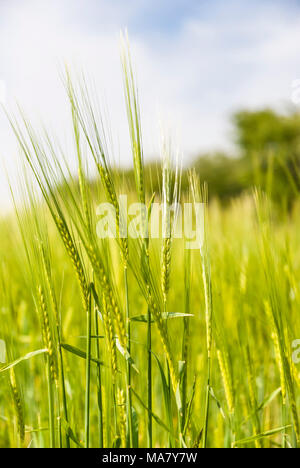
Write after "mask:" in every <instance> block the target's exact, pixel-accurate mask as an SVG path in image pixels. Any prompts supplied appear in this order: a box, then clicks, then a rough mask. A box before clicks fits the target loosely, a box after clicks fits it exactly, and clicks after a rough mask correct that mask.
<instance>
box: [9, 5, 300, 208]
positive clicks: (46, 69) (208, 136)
mask: <svg viewBox="0 0 300 468" xmlns="http://www.w3.org/2000/svg"><path fill="white" fill-rule="evenodd" d="M299 25H300V2H299V1H296V0H252V1H251V2H249V1H243V0H239V1H236V0H226V1H224V0H222V1H220V0H151V1H150V0H147V1H146V0H126V1H124V0H0V101H5V106H6V107H7V109H8V110H9V112H15V109H16V102H17V103H18V104H19V105H20V106H21V107H22V109H24V111H25V113H26V115H27V116H28V117H29V118H30V119H31V120H32V122H33V123H34V124H35V125H36V126H38V127H42V125H46V126H47V128H49V129H50V131H51V134H53V135H55V136H56V137H57V138H58V139H59V140H60V141H61V144H62V146H64V145H65V146H66V148H67V153H68V154H69V157H70V158H72V151H71V148H70V147H69V143H68V142H69V135H70V133H69V132H70V120H69V108H68V105H67V100H66V96H65V91H64V87H63V84H62V79H61V74H62V71H63V68H64V64H67V65H68V66H69V67H70V68H71V69H72V70H74V71H75V72H78V71H81V70H83V71H84V72H85V73H86V74H87V76H88V77H89V79H90V80H91V81H93V82H94V84H95V87H96V89H97V93H98V94H99V100H100V103H101V105H102V106H103V113H104V114H105V116H106V118H107V121H108V122H109V127H110V131H111V133H112V134H113V140H114V142H113V143H114V145H113V150H114V157H115V159H116V160H117V161H119V162H120V164H121V165H123V166H128V165H129V164H130V149H129V139H128V129H127V122H126V111H125V105H124V99H123V84H122V75H121V65H120V30H125V28H127V29H128V32H129V38H130V43H131V50H132V56H133V62H134V69H135V72H136V77H137V81H138V87H139V94H140V102H141V109H142V113H141V115H142V127H143V139H144V151H145V158H146V159H150V158H153V157H155V156H156V155H157V154H158V151H159V140H160V128H161V126H162V127H163V128H164V129H165V131H166V132H167V133H169V134H170V135H171V137H172V139H173V141H174V143H175V145H176V146H178V148H179V149H180V151H181V152H182V154H183V160H184V163H186V164H188V163H190V162H191V161H192V160H193V158H195V157H196V155H197V154H199V153H201V152H206V151H214V150H221V149H225V150H231V149H232V142H233V140H234V135H233V129H232V126H231V123H230V118H231V116H232V114H233V113H234V112H235V111H236V110H238V109H241V108H250V109H257V108H261V107H264V106H272V107H273V108H275V109H286V108H287V106H289V105H291V102H292V93H293V86H299V82H298V85H297V81H296V80H297V79H300V27H299ZM295 83H296V85H295ZM19 160H20V155H19V151H18V147H17V144H16V142H15V139H14V137H13V134H12V132H11V130H10V128H9V125H8V122H7V119H6V117H5V116H4V113H3V112H2V110H1V109H0V206H4V205H6V203H7V201H8V199H9V192H8V184H7V181H6V179H7V175H8V177H9V178H10V179H11V180H14V178H15V176H16V173H17V167H18V165H19V164H18V161H19Z"/></svg>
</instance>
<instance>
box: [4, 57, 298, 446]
mask: <svg viewBox="0 0 300 468" xmlns="http://www.w3.org/2000/svg"><path fill="white" fill-rule="evenodd" d="M122 63H123V70H124V94H125V102H126V106H127V115H128V124H129V134H130V139H131V147H132V158H133V167H134V175H135V182H134V181H130V180H128V178H126V177H125V176H124V174H123V173H122V170H121V169H119V170H116V169H115V167H114V166H113V165H112V159H111V156H110V148H109V136H107V134H106V133H105V129H104V126H103V120H102V118H101V113H100V112H99V108H98V105H97V103H96V99H95V97H94V95H93V94H90V92H89V87H88V85H87V84H86V82H85V81H84V80H81V81H80V82H79V83H77V82H74V81H73V80H72V78H71V77H70V75H69V73H68V71H66V74H65V81H64V84H65V87H66V94H67V97H68V103H69V106H70V124H71V125H72V128H73V136H74V147H73V150H72V152H71V154H68V155H67V156H66V155H65V153H64V150H62V149H61V147H60V145H58V144H57V142H56V141H55V140H54V139H53V138H52V137H51V136H50V135H49V134H48V133H47V132H46V130H43V131H41V130H39V129H35V128H33V127H32V125H31V124H30V122H29V121H28V119H27V118H26V117H25V116H24V115H23V114H22V113H20V114H19V115H17V117H15V116H11V115H10V114H8V118H9V119H10V123H11V126H12V129H13V131H14V133H15V136H16V138H17V140H18V142H19V145H20V153H21V156H20V160H21V164H22V167H23V173H22V174H23V176H22V178H20V183H19V186H18V187H15V186H14V185H13V186H12V187H11V192H12V198H13V200H14V202H15V211H14V213H11V214H10V215H7V216H5V217H4V216H3V217H2V219H1V230H0V284H1V287H0V314H1V317H0V339H1V342H0V361H1V364H0V382H1V385H0V446H1V447H23V448H25V447H30V448H44V447H45V448H46V447H51V448H54V447H56V448H60V447H73V448H76V447H87V448H88V447H98V448H101V447H121V448H130V447H132V448H134V447H161V448H168V447H173V448H177V447H180V448H296V447H299V445H300V423H299V405H300V364H298V362H297V361H298V359H296V358H297V357H298V356H299V353H297V346H298V348H299V345H298V344H297V343H299V342H297V339H300V315H299V307H300V247H299V232H300V217H299V207H300V204H299V202H298V201H296V203H295V204H294V207H293V209H287V208H286V209H279V208H278V206H277V205H274V204H273V202H272V201H271V199H270V198H269V197H268V193H266V192H265V191H262V190H260V189H259V188H258V187H254V186H253V187H252V189H251V190H249V191H247V193H245V194H243V195H241V196H240V197H238V198H235V199H233V200H231V201H230V202H228V203H227V204H226V205H225V206H224V204H222V203H221V202H220V201H219V200H218V199H211V198H210V195H209V193H210V189H209V186H208V187H207V185H206V184H205V180H202V179H201V174H198V173H196V172H194V171H192V170H191V171H190V172H189V175H188V184H187V186H186V187H185V188H183V187H182V185H181V170H180V164H178V161H177V156H176V151H175V152H174V151H173V148H172V145H170V144H169V143H168V138H165V139H163V143H162V145H161V147H162V149H161V160H162V164H161V166H158V171H161V175H160V180H161V187H160V190H159V191H158V192H155V193H154V192H153V186H152V180H151V177H150V176H149V174H148V173H147V174H145V171H144V158H143V144H142V136H141V135H142V122H141V119H140V111H139V102H138V94H137V88H136V83H135V80H134V76H133V73H132V69H131V63H130V57H129V56H128V53H127V49H125V51H123V56H122ZM70 158H71V160H72V163H70ZM74 165H76V166H77V170H76V171H75V172H74V170H73V166H74ZM91 175H93V176H91ZM120 195H122V196H123V197H124V195H126V196H127V197H128V204H129V202H130V204H131V205H130V206H132V203H140V204H141V206H145V210H141V212H140V216H139V218H138V222H135V223H133V225H132V224H131V223H130V222H131V221H132V218H133V216H132V214H128V213H127V211H126V212H125V211H124V210H123V208H122V206H121V205H120V204H119V197H120ZM101 203H106V204H108V203H109V206H110V207H113V213H114V223H113V227H114V230H115V236H114V237H115V238H114V239H113V238H111V237H112V236H110V237H109V236H108V237H107V238H103V237H104V236H102V237H101V236H100V235H99V230H100V227H101V226H100V227H99V221H100V220H101V219H103V217H102V218H101V216H100V211H99V205H100V204H101ZM158 203H159V204H162V210H161V215H162V216H161V217H162V219H161V226H160V228H161V229H160V235H159V236H158V237H153V236H151V233H152V229H154V228H155V226H153V225H151V228H152V229H151V230H149V235H145V233H147V232H148V227H149V224H150V223H149V222H148V221H149V220H150V219H152V215H153V209H154V207H155V206H156V205H155V204H158ZM174 203H175V209H174V210H171V211H169V210H168V206H170V205H172V204H174ZM184 203H186V204H189V206H190V207H191V209H192V210H193V214H192V220H191V224H193V223H196V210H197V207H199V206H201V207H202V208H203V211H202V216H201V222H202V225H201V226H202V228H201V229H200V231H201V235H200V237H199V238H198V237H197V235H196V240H195V242H194V243H193V247H192V248H190V249H189V248H187V243H188V242H189V241H191V240H192V239H190V238H188V236H187V235H186V232H184V233H183V234H182V236H175V235H174V232H175V229H174V227H175V226H177V225H178V219H179V220H180V219H181V218H180V207H182V206H183V205H184ZM100 206H102V207H103V206H104V207H107V206H108V205H100ZM101 213H102V215H104V214H105V213H104V212H101ZM128 225H129V226H130V228H131V235H128V230H127V227H128ZM124 226H125V229H126V232H125V235H124ZM156 227H157V226H156ZM134 233H135V234H136V235H133V234H134Z"/></svg>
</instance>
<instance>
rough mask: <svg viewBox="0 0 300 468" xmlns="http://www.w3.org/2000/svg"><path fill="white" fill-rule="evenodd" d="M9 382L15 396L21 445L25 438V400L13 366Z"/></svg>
mask: <svg viewBox="0 0 300 468" xmlns="http://www.w3.org/2000/svg"><path fill="white" fill-rule="evenodd" d="M9 382H10V388H11V392H12V396H13V402H14V408H15V413H16V417H17V422H18V434H19V437H20V442H21V445H22V444H23V442H24V440H25V423H24V410H23V401H22V397H21V394H20V390H19V386H18V383H17V379H16V374H15V371H14V369H13V368H11V369H10V370H9Z"/></svg>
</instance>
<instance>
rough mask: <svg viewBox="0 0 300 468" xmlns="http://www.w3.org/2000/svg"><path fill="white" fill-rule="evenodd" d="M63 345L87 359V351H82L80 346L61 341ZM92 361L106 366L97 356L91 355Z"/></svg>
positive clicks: (76, 354) (64, 347) (67, 349)
mask: <svg viewBox="0 0 300 468" xmlns="http://www.w3.org/2000/svg"><path fill="white" fill-rule="evenodd" d="M61 347H62V348H63V349H65V350H66V351H68V352H69V353H72V354H75V356H78V357H80V358H82V359H86V352H85V351H82V350H81V349H79V348H76V347H75V346H72V345H69V344H67V343H61ZM91 361H92V362H95V363H96V364H100V365H101V366H104V363H103V362H102V361H100V360H99V359H97V358H94V357H91Z"/></svg>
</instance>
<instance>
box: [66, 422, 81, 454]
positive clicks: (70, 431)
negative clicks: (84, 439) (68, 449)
mask: <svg viewBox="0 0 300 468" xmlns="http://www.w3.org/2000/svg"><path fill="white" fill-rule="evenodd" d="M61 423H62V427H63V428H64V430H65V432H66V435H67V436H68V437H69V438H70V439H71V440H73V442H74V443H75V444H76V445H78V447H80V448H84V445H83V444H82V443H81V442H80V441H79V440H78V438H77V437H76V436H75V434H74V432H73V430H72V428H71V427H70V425H69V423H68V422H67V421H66V420H65V419H64V418H62V419H61Z"/></svg>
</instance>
